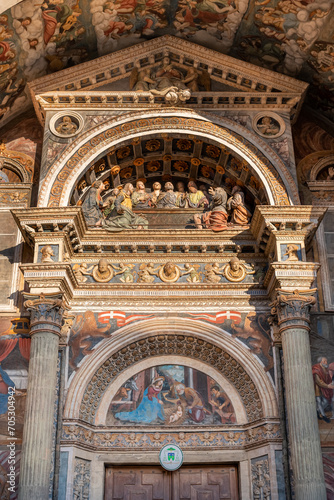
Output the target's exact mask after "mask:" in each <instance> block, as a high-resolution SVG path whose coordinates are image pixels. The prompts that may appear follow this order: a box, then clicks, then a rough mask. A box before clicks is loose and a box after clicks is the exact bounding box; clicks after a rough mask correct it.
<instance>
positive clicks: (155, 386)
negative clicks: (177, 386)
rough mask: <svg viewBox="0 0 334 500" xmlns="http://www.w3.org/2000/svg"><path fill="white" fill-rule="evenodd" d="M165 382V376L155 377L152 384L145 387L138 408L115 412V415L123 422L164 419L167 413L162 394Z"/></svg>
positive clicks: (146, 422)
mask: <svg viewBox="0 0 334 500" xmlns="http://www.w3.org/2000/svg"><path fill="white" fill-rule="evenodd" d="M163 383H164V377H158V378H156V379H154V380H153V382H152V383H151V385H149V386H148V387H147V388H146V389H145V391H144V394H143V399H142V400H141V402H140V404H139V406H138V408H136V409H135V410H133V411H122V412H120V413H115V417H116V418H118V419H119V420H122V421H123V422H136V423H138V424H140V423H142V424H150V423H151V422H154V420H156V419H157V418H159V419H160V420H163V421H164V420H165V413H164V409H163V402H162V401H161V395H160V393H161V389H162V386H163Z"/></svg>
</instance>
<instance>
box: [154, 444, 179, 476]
mask: <svg viewBox="0 0 334 500" xmlns="http://www.w3.org/2000/svg"><path fill="white" fill-rule="evenodd" d="M159 461H160V464H161V466H162V467H163V468H164V469H166V470H169V471H173V470H177V469H179V468H180V467H181V465H182V463H183V453H182V450H181V448H180V447H179V446H177V445H176V444H167V445H166V446H163V447H162V448H161V450H160V454H159Z"/></svg>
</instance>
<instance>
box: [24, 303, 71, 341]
mask: <svg viewBox="0 0 334 500" xmlns="http://www.w3.org/2000/svg"><path fill="white" fill-rule="evenodd" d="M24 298H25V299H26V300H25V302H24V307H25V308H26V309H27V311H29V312H30V314H31V319H30V325H31V329H30V335H31V336H32V335H33V334H34V333H38V332H40V331H46V330H47V331H48V332H49V333H54V334H56V335H58V336H59V337H60V335H61V328H62V323H63V316H64V313H65V311H67V310H69V306H68V305H67V304H65V302H64V301H63V296H62V294H61V293H50V294H44V293H41V294H40V295H34V294H30V293H25V294H24Z"/></svg>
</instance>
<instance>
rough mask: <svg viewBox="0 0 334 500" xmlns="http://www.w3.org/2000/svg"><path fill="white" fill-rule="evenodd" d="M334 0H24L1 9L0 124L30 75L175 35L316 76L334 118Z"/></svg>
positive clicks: (314, 95) (20, 106)
mask: <svg viewBox="0 0 334 500" xmlns="http://www.w3.org/2000/svg"><path fill="white" fill-rule="evenodd" d="M333 10H334V3H333V0H326V1H325V0H316V1H313V0H279V1H277V0H256V1H254V0H202V1H199V2H196V1H194V0H170V1H169V0H91V1H88V0H45V1H44V2H43V0H24V1H23V2H21V3H19V4H17V5H14V6H13V7H11V8H10V9H7V10H6V12H5V13H3V14H1V15H0V92H1V95H0V103H1V109H0V126H2V125H4V124H5V123H8V121H9V120H10V119H11V118H13V117H14V116H16V115H18V114H19V113H21V112H22V111H24V110H25V109H27V108H28V107H29V106H30V105H31V103H30V99H29V97H28V92H27V87H26V84H27V82H29V81H31V80H34V79H36V78H38V77H40V76H43V75H46V74H52V73H54V72H56V71H59V70H62V69H65V68H68V67H71V66H74V65H76V64H79V63H81V62H84V61H88V60H92V59H95V58H96V57H99V56H102V55H105V54H109V53H112V52H115V51H117V50H120V49H122V48H125V47H129V46H132V45H135V44H137V43H140V42H143V41H145V40H148V39H150V38H155V37H159V36H162V35H164V34H172V35H175V36H178V37H181V38H185V39H188V40H189V41H191V42H194V43H198V44H200V45H203V46H206V47H208V48H212V49H214V50H217V51H218V52H222V53H228V54H229V55H231V56H233V57H235V58H237V59H240V60H244V61H247V62H250V63H252V64H256V65H258V66H262V67H265V68H268V69H271V70H274V71H277V72H280V73H284V74H287V75H290V76H293V77H295V78H299V79H301V80H304V81H307V82H309V83H311V89H310V92H309V95H310V97H311V99H310V102H311V104H313V105H314V106H315V107H316V108H317V109H318V110H320V111H322V112H323V113H324V114H326V115H327V116H328V117H330V118H331V119H333V120H334V112H333V107H334V95H333V89H334V16H333Z"/></svg>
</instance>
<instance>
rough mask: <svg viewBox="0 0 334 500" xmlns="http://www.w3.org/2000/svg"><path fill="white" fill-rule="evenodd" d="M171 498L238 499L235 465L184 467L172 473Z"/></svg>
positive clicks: (188, 499)
mask: <svg viewBox="0 0 334 500" xmlns="http://www.w3.org/2000/svg"><path fill="white" fill-rule="evenodd" d="M171 500H238V483H237V469H236V467H233V466H231V467H229V466H227V467H226V466H225V467H217V466H213V467H210V466H207V467H185V466H182V467H181V469H179V470H178V471H176V472H174V473H173V476H172V497H171Z"/></svg>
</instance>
